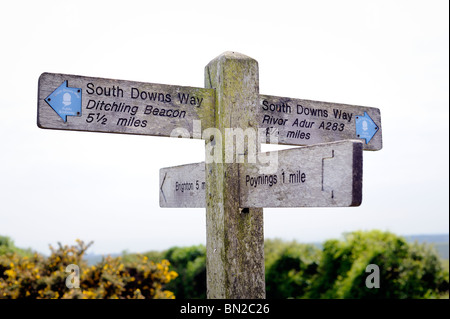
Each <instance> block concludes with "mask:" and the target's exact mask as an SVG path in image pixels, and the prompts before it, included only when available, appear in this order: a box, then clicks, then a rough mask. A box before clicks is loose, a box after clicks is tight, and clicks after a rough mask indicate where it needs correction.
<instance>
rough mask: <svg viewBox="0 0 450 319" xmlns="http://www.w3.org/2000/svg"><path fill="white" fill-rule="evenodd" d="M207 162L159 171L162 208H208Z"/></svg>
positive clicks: (160, 203) (160, 204)
mask: <svg viewBox="0 0 450 319" xmlns="http://www.w3.org/2000/svg"><path fill="white" fill-rule="evenodd" d="M205 188H206V185H205V162H201V163H195V164H186V165H181V166H174V167H166V168H161V169H160V170H159V206H160V207H180V208H183V207H184V208H186V207H192V208H195V207H201V208H204V207H206V203H205Z"/></svg>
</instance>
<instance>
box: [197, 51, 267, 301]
mask: <svg viewBox="0 0 450 319" xmlns="http://www.w3.org/2000/svg"><path fill="white" fill-rule="evenodd" d="M258 72H259V71H258V63H257V62H256V61H255V60H253V59H251V58H249V57H247V56H244V55H242V54H239V53H235V52H225V53H223V54H222V55H220V56H218V57H217V58H215V59H214V60H213V61H211V62H210V63H209V64H208V65H207V66H206V68H205V86H206V87H208V88H214V89H215V92H216V106H215V127H216V128H217V129H218V130H219V131H220V133H221V135H222V136H225V129H226V128H241V129H243V130H245V129H246V128H248V127H250V126H253V127H256V122H255V118H256V111H257V106H258V98H259V79H258V74H259V73H258ZM205 141H206V152H208V151H209V150H211V146H212V145H211V144H215V151H218V152H222V154H225V151H226V146H225V143H224V140H222V141H219V140H217V139H214V138H213V139H208V138H205ZM259 149H260V148H259V145H257V151H259ZM243 150H244V152H243V154H242V156H244V158H245V157H246V154H248V149H247V147H246V146H244V148H243ZM206 155H207V157H208V155H209V154H206ZM206 189H207V194H206V237H207V238H206V253H207V254H206V255H207V257H206V271H207V296H208V298H231V299H240V298H250V299H255V298H265V278H264V233H263V210H262V209H261V208H259V209H244V210H243V209H241V207H240V206H239V169H238V165H237V163H223V162H219V163H217V162H212V163H208V161H207V162H206Z"/></svg>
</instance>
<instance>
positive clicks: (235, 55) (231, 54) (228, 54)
mask: <svg viewBox="0 0 450 319" xmlns="http://www.w3.org/2000/svg"><path fill="white" fill-rule="evenodd" d="M217 60H222V61H223V60H248V61H255V62H256V63H257V61H256V60H255V59H253V58H251V57H249V56H247V55H245V54H242V53H239V52H236V51H225V52H223V53H222V54H220V55H218V56H217V57H215V58H214V59H213V60H211V62H209V63H208V64H211V63H212V62H213V61H217Z"/></svg>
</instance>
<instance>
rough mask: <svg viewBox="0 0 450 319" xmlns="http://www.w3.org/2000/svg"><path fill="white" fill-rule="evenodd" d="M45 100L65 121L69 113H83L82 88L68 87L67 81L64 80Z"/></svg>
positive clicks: (78, 114)
mask: <svg viewBox="0 0 450 319" xmlns="http://www.w3.org/2000/svg"><path fill="white" fill-rule="evenodd" d="M45 102H47V104H48V105H50V106H51V108H52V109H53V110H54V111H55V112H56V113H58V115H59V116H60V117H61V118H62V119H63V121H64V122H66V121H67V115H70V116H80V115H81V89H79V88H70V87H67V81H64V82H63V83H62V84H61V85H60V86H59V87H58V88H57V89H56V90H54V91H53V93H52V94H50V95H49V96H47V97H46V98H45Z"/></svg>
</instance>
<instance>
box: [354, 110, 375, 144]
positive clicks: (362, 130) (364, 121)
mask: <svg viewBox="0 0 450 319" xmlns="http://www.w3.org/2000/svg"><path fill="white" fill-rule="evenodd" d="M355 126H356V136H357V137H359V138H363V139H365V140H366V144H369V142H370V140H371V139H372V137H373V136H374V135H375V134H376V133H377V132H378V129H379V128H378V125H376V124H375V122H374V121H373V120H372V118H371V117H370V116H369V114H367V112H364V116H361V115H357V116H356V118H355Z"/></svg>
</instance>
